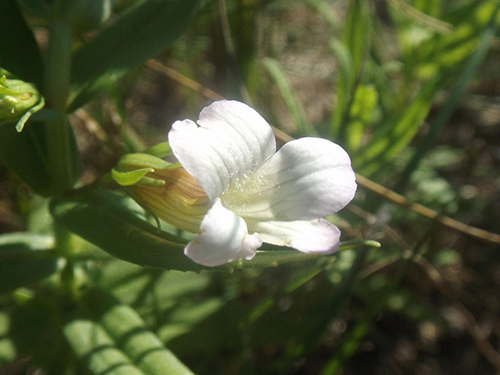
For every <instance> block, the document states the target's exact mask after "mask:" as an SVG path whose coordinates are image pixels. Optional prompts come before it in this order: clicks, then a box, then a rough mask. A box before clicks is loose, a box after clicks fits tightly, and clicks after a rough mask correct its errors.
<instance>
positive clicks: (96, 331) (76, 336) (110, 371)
mask: <svg viewBox="0 0 500 375" xmlns="http://www.w3.org/2000/svg"><path fill="white" fill-rule="evenodd" d="M63 332H64V335H65V336H66V339H67V340H68V342H69V344H70V346H71V348H72V349H73V351H74V352H75V354H76V356H77V357H78V358H80V359H81V360H82V361H84V362H85V364H86V365H87V368H88V369H89V370H90V373H91V374H95V375H98V374H99V375H100V374H106V375H144V373H143V372H142V371H141V370H139V369H138V368H137V367H136V366H134V364H133V363H132V362H131V361H130V359H129V358H128V357H127V356H126V355H125V354H124V353H123V352H121V351H120V350H119V349H117V348H116V346H115V343H114V342H113V340H112V339H111V338H110V337H109V335H108V334H107V333H106V331H105V330H104V329H103V328H102V327H101V326H100V325H99V324H97V323H95V322H93V321H92V320H90V319H75V320H73V321H71V322H69V323H68V324H66V326H65V327H64V330H63Z"/></svg>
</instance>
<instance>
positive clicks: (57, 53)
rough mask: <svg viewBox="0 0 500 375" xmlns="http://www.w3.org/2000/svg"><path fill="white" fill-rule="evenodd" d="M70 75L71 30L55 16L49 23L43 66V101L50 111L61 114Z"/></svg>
mask: <svg viewBox="0 0 500 375" xmlns="http://www.w3.org/2000/svg"><path fill="white" fill-rule="evenodd" d="M70 75H71V28H70V26H69V25H68V24H67V23H66V22H64V21H62V20H61V19H60V18H59V17H58V16H57V15H56V14H54V15H53V17H52V20H51V22H50V36H49V46H48V50H47V60H46V66H45V90H44V91H45V92H44V94H45V99H46V101H47V103H48V106H49V107H50V108H52V109H55V110H58V111H61V112H63V111H64V109H65V107H66V103H67V100H68V95H69V86H70Z"/></svg>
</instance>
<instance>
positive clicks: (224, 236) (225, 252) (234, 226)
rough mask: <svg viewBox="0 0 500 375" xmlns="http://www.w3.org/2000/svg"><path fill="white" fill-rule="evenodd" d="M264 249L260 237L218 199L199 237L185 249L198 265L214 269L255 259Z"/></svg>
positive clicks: (207, 215)
mask: <svg viewBox="0 0 500 375" xmlns="http://www.w3.org/2000/svg"><path fill="white" fill-rule="evenodd" d="M261 245H262V240H261V239H260V236H259V235H258V234H256V233H254V234H252V235H250V234H248V231H247V225H246V223H245V221H244V220H243V219H242V218H240V217H239V216H237V215H235V214H234V213H233V212H231V211H229V210H227V209H225V208H224V207H223V206H222V204H221V202H220V199H218V198H217V199H216V201H215V203H214V205H213V206H212V208H211V209H210V210H209V211H208V213H207V214H206V216H205V218H204V219H203V221H202V223H201V233H200V234H198V235H197V236H196V237H195V238H194V239H193V240H192V241H191V242H190V243H189V244H188V245H187V246H186V248H185V249H184V254H186V256H188V257H189V258H190V259H191V260H193V261H194V262H196V263H199V264H202V265H204V266H209V267H214V266H219V265H221V264H224V263H228V262H232V261H235V260H237V259H240V258H246V259H252V258H253V257H254V255H255V250H256V249H257V248H259V247H260V246H261Z"/></svg>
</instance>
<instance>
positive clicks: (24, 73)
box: [0, 0, 43, 88]
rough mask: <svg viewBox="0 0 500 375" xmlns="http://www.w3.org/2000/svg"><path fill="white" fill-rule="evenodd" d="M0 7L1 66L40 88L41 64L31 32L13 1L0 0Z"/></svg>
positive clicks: (41, 77)
mask: <svg viewBox="0 0 500 375" xmlns="http://www.w3.org/2000/svg"><path fill="white" fill-rule="evenodd" d="M0 9H1V11H0V35H1V36H2V43H1V44H0V66H1V67H2V68H4V69H7V70H8V71H10V72H12V73H13V74H15V75H16V76H18V77H19V78H21V79H22V80H24V81H27V82H33V83H34V84H36V85H37V86H38V87H39V88H40V87H41V84H42V79H43V63H42V58H41V56H40V51H39V49H38V45H37V43H36V40H35V37H34V35H33V33H32V32H31V30H30V29H29V28H28V25H27V24H26V22H25V21H24V18H23V16H22V14H21V12H20V11H19V8H18V6H17V2H16V1H12V0H0Z"/></svg>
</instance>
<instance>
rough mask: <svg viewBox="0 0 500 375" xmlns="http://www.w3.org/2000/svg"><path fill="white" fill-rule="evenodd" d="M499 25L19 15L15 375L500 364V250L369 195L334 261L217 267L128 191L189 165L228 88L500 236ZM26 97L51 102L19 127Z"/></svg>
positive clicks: (6, 101)
mask: <svg viewBox="0 0 500 375" xmlns="http://www.w3.org/2000/svg"><path fill="white" fill-rule="evenodd" d="M498 8H499V5H498V1H496V0H484V1H473V0H464V1H451V0H450V1H446V0H438V1H436V0H410V1H403V0H387V1H373V2H369V1H362V0H342V1H336V2H331V1H327V0H298V1H293V2H291V1H284V0H274V1H261V0H233V1H227V0H218V1H215V0H212V1H208V0H206V1H205V0H189V1H188V0H142V1H141V0H117V1H114V2H111V1H108V0H102V1H95V2H86V1H83V0H72V1H63V0H55V1H52V2H47V1H44V0H18V1H11V0H0V9H2V10H1V11H0V35H1V36H2V43H0V69H4V70H6V71H9V72H11V73H12V74H13V75H15V80H16V81H15V82H14V81H11V80H12V79H14V78H13V77H12V76H10V75H9V76H7V75H6V76H3V74H4V73H2V72H4V70H0V116H2V113H3V114H4V115H5V114H10V115H12V116H13V117H9V119H7V120H8V122H7V121H6V122H4V120H5V119H4V118H3V117H2V119H0V121H1V122H2V123H1V124H0V160H1V166H0V373H1V374H4V373H5V374H7V375H10V374H18V373H35V372H37V373H38V372H41V373H48V374H68V375H69V374H75V375H76V374H103V373H106V374H107V375H114V374H166V373H167V374H177V373H178V374H190V373H196V374H297V373H300V374H325V375H326V374H363V373H370V374H383V373H403V374H404V373H412V374H418V375H423V374H428V373H432V374H451V373H452V374H478V375H479V374H481V375H483V374H493V373H495V372H498V371H500V364H499V355H498V353H497V352H496V351H495V348H494V344H495V343H496V342H497V341H498V338H499V337H498V332H496V331H495V329H494V328H491V327H495V326H496V325H497V322H496V319H497V317H498V315H499V313H500V311H499V310H500V308H499V302H498V296H497V295H496V294H497V293H495V287H496V284H495V280H496V277H497V275H498V271H499V270H498V262H497V261H498V256H497V250H496V248H495V245H492V244H489V243H487V242H481V241H480V240H477V239H474V238H471V237H467V236H466V235H464V234H463V233H459V232H456V231H454V230H452V229H449V228H445V227H444V226H441V225H438V224H437V223H433V222H431V221H429V220H428V219H423V218H421V217H419V216H418V215H417V214H416V213H415V212H413V211H412V210H408V209H403V208H396V207H395V206H393V205H391V204H388V203H383V202H382V200H381V196H380V195H376V196H375V195H374V194H373V193H367V190H365V189H364V188H363V187H362V186H360V188H359V190H358V193H357V196H356V199H355V202H354V204H353V205H352V206H351V207H350V208H349V209H346V210H344V211H342V212H341V213H340V214H338V215H334V216H332V217H329V218H328V219H329V220H331V221H332V222H334V223H335V224H336V225H338V226H339V227H340V228H341V229H342V232H343V237H342V240H343V241H344V242H343V245H342V246H341V249H340V250H341V251H339V252H338V253H337V254H335V255H334V256H326V257H318V256H312V255H308V254H302V253H299V252H292V251H289V250H286V249H283V248H277V247H272V246H266V247H265V248H263V249H262V250H261V251H260V252H259V253H258V255H257V256H256V257H255V258H254V259H253V260H252V261H249V262H236V263H235V264H230V265H227V266H223V267H219V268H217V269H215V270H212V271H215V272H207V270H206V269H204V268H203V267H201V266H199V265H197V264H194V263H192V262H191V261H190V260H189V259H188V258H186V257H185V256H184V255H183V247H184V245H185V244H186V243H187V242H188V241H189V240H190V239H191V238H192V234H190V233H186V232H182V231H180V230H178V229H177V228H174V227H172V226H170V225H168V224H167V223H164V222H161V221H159V220H158V219H156V220H155V218H154V217H151V215H150V214H148V213H147V212H146V211H145V210H144V209H143V208H141V207H140V206H138V205H137V204H136V203H135V202H134V201H133V200H132V199H130V198H129V197H127V196H126V195H125V194H124V193H123V190H121V189H120V186H118V185H122V186H129V185H131V184H134V183H137V182H141V181H142V182H145V181H144V179H147V178H148V177H147V176H146V174H147V173H148V172H149V171H150V169H148V168H150V167H151V165H153V164H154V163H157V162H158V159H156V158H166V160H167V161H161V165H162V166H163V167H165V166H166V167H168V166H170V165H172V163H174V162H175V161H174V160H172V159H171V150H170V149H169V147H168V145H167V144H165V143H164V142H165V140H166V139H165V138H166V132H167V130H168V127H169V126H170V125H171V124H172V122H173V121H175V120H177V119H179V118H194V117H195V116H196V114H197V113H198V112H199V109H200V108H201V107H202V106H204V105H205V104H206V103H207V102H208V101H210V100H214V99H216V97H217V96H218V95H217V94H215V93H214V91H215V92H217V93H218V94H219V95H222V96H224V97H227V98H235V99H239V100H244V101H247V102H250V103H251V104H252V105H253V106H254V107H255V108H257V109H258V110H259V111H260V112H261V113H262V114H263V115H264V116H265V117H266V118H267V119H269V120H270V122H272V123H273V124H274V125H275V126H277V127H278V128H280V129H282V130H284V131H285V132H287V133H289V134H292V135H293V136H296V137H300V136H306V135H308V136H311V135H313V136H321V137H325V138H330V139H332V140H334V141H335V142H337V143H339V144H341V145H342V146H343V147H344V148H345V149H346V150H348V151H349V153H350V155H351V157H352V160H353V165H354V168H355V170H356V172H358V173H360V174H362V175H363V176H366V177H370V178H371V179H373V180H374V181H376V182H378V183H380V184H382V185H384V186H387V187H388V188H393V189H394V190H397V191H398V192H399V193H401V194H403V195H405V196H406V197H407V198H408V199H410V200H411V201H414V202H419V203H421V204H423V205H425V206H427V207H429V208H431V209H433V210H435V211H436V212H438V213H440V214H443V215H450V216H453V217H455V218H456V219H459V220H461V221H464V222H467V223H469V224H471V225H475V226H478V227H482V228H484V229H486V230H489V231H490V232H496V233H498V231H499V228H498V222H499V221H500V217H499V216H498V215H499V214H498V213H499V212H500V207H498V201H497V196H498V165H499V158H498V151H497V150H496V147H497V146H498V137H499V134H498V123H499V121H500V109H499V104H498V95H499V92H498V87H500V86H499V82H498V78H497V77H498V63H497V61H498V54H499V39H498V38H499V34H498V31H497V30H498V27H497V26H498V23H499V22H500V13H499V10H498ZM42 56H43V58H42ZM152 58H155V59H156V60H157V61H158V62H160V63H161V64H163V65H164V68H165V67H166V68H165V69H158V68H157V65H156V64H155V65H152V64H148V63H147V61H148V60H149V59H152ZM143 63H146V64H145V65H142V64H143ZM155 67H156V68H155ZM179 73H180V74H179ZM193 81H194V82H193ZM13 83H15V84H16V85H17V84H19V85H21V86H16V87H22V90H21V91H20V92H21V94H19V95H21V96H22V95H24V93H26V92H27V93H29V94H31V96H30V97H29V99H33V100H34V99H36V100H34V101H35V102H36V103H31V102H29V103H27V104H28V105H27V106H26V108H23V109H22V111H21V112H18V111H17V109H16V108H17V107H15V106H16V105H21V104H20V102H14V101H13V100H12V98H11V96H12V92H11V91H12V87H11V86H12V84H13ZM2 87H3V90H4V91H2ZM207 88H210V89H211V90H214V91H210V90H207ZM7 89H9V90H11V91H9V92H7V93H6V91H5V90H7ZM5 93H6V94H5ZM6 95H7V96H6ZM9 95H10V96H9ZM16 100H17V99H16ZM42 101H43V102H44V103H45V106H44V107H43V108H41V107H36V111H35V110H33V111H32V112H30V113H29V115H30V116H28V117H29V118H28V117H26V118H23V121H24V120H26V123H25V127H24V129H23V130H22V132H21V133H19V132H17V131H16V128H15V126H16V123H17V121H18V120H19V116H18V115H21V117H22V115H24V114H25V113H28V112H29V111H30V109H32V108H34V107H33V105H36V104H37V103H38V104H39V103H41V102H42ZM13 106H14V107H15V108H14V107H13ZM12 108H14V109H15V110H14V113H12ZM40 108H41V109H40ZM25 110H26V111H28V112H23V111H25ZM35 112H36V113H35ZM10 115H9V116H10ZM156 144H159V145H158V146H153V145H156ZM150 146H153V147H150ZM139 153H142V154H139ZM141 155H142V156H141ZM144 155H146V156H144ZM148 155H153V156H154V158H149V156H148ZM137 158H139V159H140V160H138V159H137ZM134 163H135V164H134ZM151 163H153V164H151ZM155 165H156V164H155ZM113 181H114V182H113ZM116 182H118V184H117V183H116ZM146 182H147V181H146ZM361 238H368V239H372V240H377V241H380V242H381V243H382V248H376V247H375V246H376V243H375V242H373V241H362V240H360V239H361ZM356 240H358V241H356ZM193 271H194V272H193ZM181 361H182V362H181Z"/></svg>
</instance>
